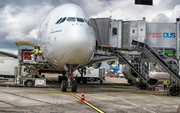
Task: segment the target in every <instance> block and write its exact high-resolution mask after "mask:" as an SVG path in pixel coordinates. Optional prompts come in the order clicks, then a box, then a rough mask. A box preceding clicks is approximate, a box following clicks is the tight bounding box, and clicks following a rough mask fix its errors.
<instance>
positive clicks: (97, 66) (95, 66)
mask: <svg viewBox="0 0 180 113" xmlns="http://www.w3.org/2000/svg"><path fill="white" fill-rule="evenodd" d="M101 64H102V63H94V64H93V65H92V67H93V68H95V69H97V68H99V67H100V66H101Z"/></svg>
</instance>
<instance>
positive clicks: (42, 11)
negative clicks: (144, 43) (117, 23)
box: [0, 0, 180, 48]
mask: <svg viewBox="0 0 180 113" xmlns="http://www.w3.org/2000/svg"><path fill="white" fill-rule="evenodd" d="M0 1H1V4H0V14H1V15H0V20H1V21H0V39H1V41H0V48H1V47H8V46H9V47H12V45H11V44H14V42H15V41H22V40H26V41H32V42H34V43H37V37H38V29H39V27H40V24H41V22H42V20H43V19H44V17H45V16H46V14H47V13H48V12H49V11H51V10H52V9H53V8H54V7H56V6H59V5H61V4H64V3H75V4H77V5H79V6H80V7H82V9H84V10H85V12H86V13H87V15H88V16H89V17H94V18H96V17H109V16H110V15H111V16H112V18H113V19H122V20H124V21H129V20H140V19H142V18H143V17H146V21H147V22H151V21H153V22H175V21H176V18H178V17H179V18H180V1H179V0H166V1H164V0H153V6H143V5H135V4H134V1H133V0H66V1H65V0H0ZM13 47H14V46H13Z"/></svg>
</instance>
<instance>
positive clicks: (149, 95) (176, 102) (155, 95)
mask: <svg viewBox="0 0 180 113" xmlns="http://www.w3.org/2000/svg"><path fill="white" fill-rule="evenodd" d="M119 87H122V86H119ZM128 89H129V90H132V91H135V92H138V93H141V94H145V95H149V96H153V97H157V98H160V99H163V100H167V101H169V102H172V103H176V104H180V103H179V102H176V101H173V100H169V99H166V98H163V97H160V96H156V95H152V94H148V93H144V92H141V91H137V90H135V89H130V88H128Z"/></svg>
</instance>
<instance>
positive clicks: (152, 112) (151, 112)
mask: <svg viewBox="0 0 180 113" xmlns="http://www.w3.org/2000/svg"><path fill="white" fill-rule="evenodd" d="M119 99H120V100H122V101H124V102H126V103H129V104H132V105H133V106H136V107H138V108H142V109H144V110H146V111H149V112H150V113H156V112H154V111H151V110H149V109H146V107H143V106H139V105H137V104H134V103H132V102H129V101H127V100H124V99H122V98H119Z"/></svg>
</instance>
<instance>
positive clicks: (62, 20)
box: [58, 17, 66, 24]
mask: <svg viewBox="0 0 180 113" xmlns="http://www.w3.org/2000/svg"><path fill="white" fill-rule="evenodd" d="M65 20H66V17H64V18H63V19H61V21H60V22H59V23H58V24H60V23H63V22H64V21H65Z"/></svg>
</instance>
